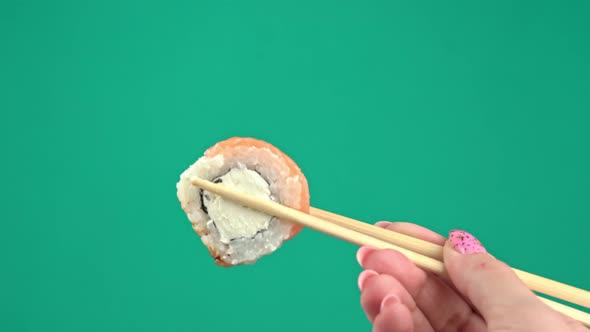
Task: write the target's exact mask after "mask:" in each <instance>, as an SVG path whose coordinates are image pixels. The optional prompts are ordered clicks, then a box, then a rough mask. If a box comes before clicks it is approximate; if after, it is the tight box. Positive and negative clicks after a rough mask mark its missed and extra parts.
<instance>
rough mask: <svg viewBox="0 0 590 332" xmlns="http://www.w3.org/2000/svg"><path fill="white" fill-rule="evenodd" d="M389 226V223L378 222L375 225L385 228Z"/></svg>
mask: <svg viewBox="0 0 590 332" xmlns="http://www.w3.org/2000/svg"><path fill="white" fill-rule="evenodd" d="M389 224H391V223H390V222H389V221H378V222H376V223H375V226H377V227H381V228H385V227H387V225H389Z"/></svg>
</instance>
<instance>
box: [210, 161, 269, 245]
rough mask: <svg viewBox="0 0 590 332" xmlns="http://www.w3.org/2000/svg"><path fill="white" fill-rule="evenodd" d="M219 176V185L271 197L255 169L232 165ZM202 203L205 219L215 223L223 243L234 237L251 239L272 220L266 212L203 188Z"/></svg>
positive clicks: (265, 183)
mask: <svg viewBox="0 0 590 332" xmlns="http://www.w3.org/2000/svg"><path fill="white" fill-rule="evenodd" d="M219 179H220V180H221V182H220V183H219V184H221V185H223V186H227V187H229V188H233V189H236V190H239V191H241V192H244V193H246V194H249V195H253V196H256V197H259V198H262V199H267V200H271V199H272V198H271V197H272V196H271V192H270V188H269V185H268V183H267V182H266V181H265V180H264V179H263V178H262V176H260V174H258V173H256V172H255V171H252V170H249V169H239V168H233V169H231V170H230V171H229V172H228V173H226V174H225V175H223V176H221V177H220V178H219ZM217 181H218V180H217ZM217 181H216V182H217ZM203 204H204V205H205V207H206V208H207V211H208V214H209V218H211V220H210V221H209V222H214V223H215V226H216V227H217V230H218V231H219V235H220V241H221V242H223V243H229V242H230V241H231V240H234V239H237V238H251V237H253V236H254V235H256V233H258V232H259V231H261V230H265V229H267V228H268V225H269V223H270V220H271V219H272V217H271V216H269V215H267V214H264V213H261V212H258V211H255V210H252V209H250V208H247V207H243V206H241V205H239V204H236V203H234V202H232V201H230V200H226V199H223V198H222V197H220V196H218V195H215V194H213V193H210V192H207V191H205V192H204V193H203Z"/></svg>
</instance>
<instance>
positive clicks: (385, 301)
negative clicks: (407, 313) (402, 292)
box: [379, 294, 400, 311]
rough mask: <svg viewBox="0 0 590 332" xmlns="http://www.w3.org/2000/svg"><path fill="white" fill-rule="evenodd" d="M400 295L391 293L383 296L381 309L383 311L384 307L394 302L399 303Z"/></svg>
mask: <svg viewBox="0 0 590 332" xmlns="http://www.w3.org/2000/svg"><path fill="white" fill-rule="evenodd" d="M399 302H400V301H399V297H397V296H395V295H392V294H389V295H387V296H386V297H384V298H383V300H382V301H381V309H380V310H379V311H383V308H385V307H387V306H388V305H392V304H394V303H399Z"/></svg>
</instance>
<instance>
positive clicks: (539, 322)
mask: <svg viewBox="0 0 590 332" xmlns="http://www.w3.org/2000/svg"><path fill="white" fill-rule="evenodd" d="M377 225H378V226H380V227H383V228H386V229H389V230H392V231H396V232H400V233H404V234H407V235H410V236H413V237H417V238H420V239H423V240H426V241H429V242H432V243H436V244H439V245H444V262H445V268H446V269H447V272H448V274H449V277H450V279H451V283H446V282H444V281H442V279H440V278H438V277H437V276H435V275H433V274H431V273H428V272H425V271H423V270H421V269H420V268H418V267H416V266H415V265H414V264H413V263H412V262H410V261H409V260H408V259H407V258H406V257H405V256H404V255H402V254H401V253H399V252H397V251H395V250H390V249H386V250H376V249H372V248H369V247H362V248H360V249H359V251H358V252H357V260H358V261H359V264H361V266H362V267H363V268H364V271H363V272H362V273H361V274H360V275H359V278H358V283H359V288H360V289H361V305H362V307H363V310H364V311H365V313H366V315H367V317H368V318H369V320H370V321H371V322H372V323H373V331H375V332H430V331H460V332H484V331H490V332H500V331H522V332H524V331H527V332H528V331H531V332H532V331H535V332H539V331H541V332H544V331H547V332H549V331H551V332H555V331H566V332H569V331H572V332H584V331H585V332H587V331H588V330H587V329H586V328H585V327H584V326H582V324H580V323H578V322H577V321H574V320H573V319H571V318H569V317H566V316H565V315H562V314H561V313H559V312H557V311H554V310H553V309H551V308H549V307H548V306H546V305H545V304H544V303H543V302H541V301H540V300H538V299H537V297H536V296H535V295H534V293H533V292H532V291H530V290H529V289H528V287H527V286H526V285H525V284H524V283H523V282H522V281H521V280H520V279H519V278H518V277H517V276H516V274H514V272H513V271H512V270H511V269H510V267H509V266H507V265H506V264H504V263H502V262H500V261H499V260H496V259H495V258H494V257H492V256H491V255H489V254H488V253H487V252H486V250H485V249H484V247H483V246H481V244H480V243H479V241H477V239H475V238H474V237H473V236H471V235H470V234H469V233H466V232H463V231H453V232H451V233H450V235H449V240H448V241H447V240H446V239H445V238H444V237H442V236H440V235H438V234H436V233H434V232H432V231H430V230H428V229H425V228H423V227H420V226H417V225H413V224H408V223H400V222H397V223H390V222H379V223H377ZM469 303H471V304H472V305H470V304H469ZM472 307H473V308H475V309H472Z"/></svg>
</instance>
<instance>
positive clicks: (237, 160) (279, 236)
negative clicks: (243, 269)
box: [176, 137, 309, 266]
mask: <svg viewBox="0 0 590 332" xmlns="http://www.w3.org/2000/svg"><path fill="white" fill-rule="evenodd" d="M194 176H197V177H199V178H202V179H205V180H209V181H212V182H215V183H219V184H220V185H223V186H228V187H230V188H233V189H236V190H240V191H242V192H245V193H247V194H250V195H254V196H257V197H259V198H263V199H268V200H272V201H275V202H277V203H280V204H283V205H285V206H288V207H290V208H293V209H297V210H299V211H302V212H305V213H309V188H308V184H307V179H306V178H305V176H304V175H303V173H302V172H301V169H300V168H299V167H298V166H297V164H296V163H295V162H294V161H293V160H292V159H291V158H289V157H288V156H287V155H286V154H284V153H283V152H281V151H280V150H279V149H278V148H276V147H274V146H273V145H271V144H269V143H267V142H264V141H261V140H257V139H254V138H242V137H233V138H230V139H227V140H225V141H222V142H219V143H217V144H215V145H214V146H212V147H211V148H209V149H208V150H207V151H205V154H204V156H202V157H200V158H199V159H198V160H197V161H196V162H195V163H194V164H192V165H191V166H190V167H189V168H188V169H187V170H186V171H184V172H183V173H182V174H181V175H180V181H179V182H178V183H177V184H176V188H177V196H178V199H179V201H180V204H181V207H182V209H183V210H184V211H185V212H186V214H187V216H188V219H189V220H190V222H191V224H192V227H193V229H194V231H195V232H196V233H197V234H198V235H199V236H200V237H201V241H202V242H203V243H204V244H205V246H206V247H207V248H208V249H209V253H210V254H211V256H212V257H213V258H215V262H216V263H217V264H218V265H220V266H234V265H240V264H252V263H254V262H256V261H257V260H258V259H259V258H260V257H262V256H264V255H268V254H270V253H272V252H274V251H275V250H277V249H278V248H279V247H280V246H281V244H282V243H283V242H284V241H286V240H288V239H291V238H292V237H294V236H295V235H297V233H299V231H301V228H302V226H300V225H297V224H294V223H291V222H288V221H286V220H281V219H278V218H276V217H272V216H269V215H266V214H264V213H261V212H258V211H254V210H252V209H249V208H246V207H242V206H240V205H239V204H236V203H234V202H232V201H229V200H226V199H223V198H222V197H221V196H218V195H216V194H213V193H210V192H207V191H204V190H201V189H199V188H197V187H195V186H193V185H192V184H191V181H190V179H191V178H192V177H194Z"/></svg>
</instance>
